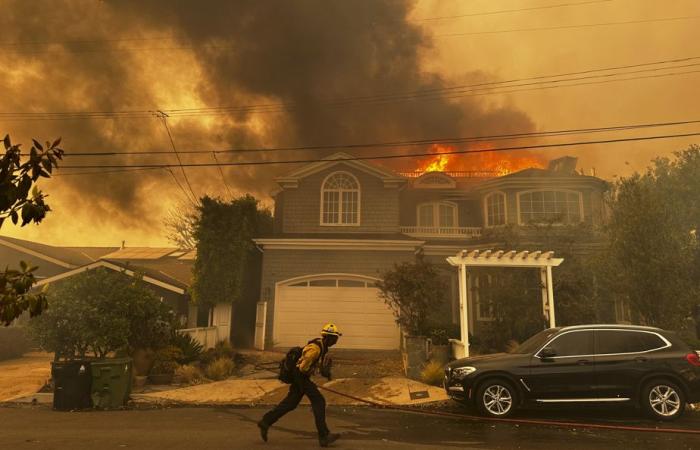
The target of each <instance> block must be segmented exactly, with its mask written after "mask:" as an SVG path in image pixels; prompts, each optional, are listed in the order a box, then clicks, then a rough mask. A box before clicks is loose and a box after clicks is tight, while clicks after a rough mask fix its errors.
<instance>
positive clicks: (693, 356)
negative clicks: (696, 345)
mask: <svg viewBox="0 0 700 450" xmlns="http://www.w3.org/2000/svg"><path fill="white" fill-rule="evenodd" d="M685 359H686V361H688V362H689V363H690V364H692V365H693V366H695V367H700V350H696V351H695V352H693V353H688V354H687V355H685Z"/></svg>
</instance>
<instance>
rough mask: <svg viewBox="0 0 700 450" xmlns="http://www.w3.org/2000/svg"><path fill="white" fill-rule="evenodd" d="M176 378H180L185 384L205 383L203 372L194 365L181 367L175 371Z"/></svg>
mask: <svg viewBox="0 0 700 450" xmlns="http://www.w3.org/2000/svg"><path fill="white" fill-rule="evenodd" d="M175 376H177V377H179V378H180V380H182V382H183V383H184V384H190V385H192V384H201V383H202V382H204V374H203V373H202V370H201V369H200V368H199V367H197V366H193V365H191V364H190V365H186V366H180V367H178V368H177V370H176V371H175Z"/></svg>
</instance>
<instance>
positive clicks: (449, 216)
mask: <svg viewBox="0 0 700 450" xmlns="http://www.w3.org/2000/svg"><path fill="white" fill-rule="evenodd" d="M418 226H419V227H436V228H452V227H456V226H457V205H455V204H454V203H449V202H435V203H424V204H422V205H418Z"/></svg>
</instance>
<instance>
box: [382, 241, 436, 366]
mask: <svg viewBox="0 0 700 450" xmlns="http://www.w3.org/2000/svg"><path fill="white" fill-rule="evenodd" d="M382 278H383V279H382V280H381V281H378V282H377V288H378V289H379V293H380V297H381V298H382V299H383V300H384V302H385V303H386V304H387V305H388V306H389V308H391V310H392V311H393V313H394V318H395V319H396V323H397V324H399V326H400V327H401V329H402V332H403V333H402V336H403V337H402V345H401V348H402V352H403V361H404V371H405V373H406V376H408V377H409V378H413V379H420V377H421V371H422V370H423V366H424V365H425V363H426V362H427V360H428V338H427V337H426V330H427V323H428V319H429V315H430V312H431V308H436V307H438V305H441V304H442V303H444V302H445V286H444V284H443V282H442V280H441V279H440V275H439V273H438V271H437V268H436V267H435V266H434V265H432V264H430V263H429V262H427V261H426V260H425V258H424V256H423V254H422V253H419V254H417V255H416V260H415V261H414V262H406V263H402V264H395V265H394V268H393V269H392V270H390V271H388V272H385V273H384V274H382Z"/></svg>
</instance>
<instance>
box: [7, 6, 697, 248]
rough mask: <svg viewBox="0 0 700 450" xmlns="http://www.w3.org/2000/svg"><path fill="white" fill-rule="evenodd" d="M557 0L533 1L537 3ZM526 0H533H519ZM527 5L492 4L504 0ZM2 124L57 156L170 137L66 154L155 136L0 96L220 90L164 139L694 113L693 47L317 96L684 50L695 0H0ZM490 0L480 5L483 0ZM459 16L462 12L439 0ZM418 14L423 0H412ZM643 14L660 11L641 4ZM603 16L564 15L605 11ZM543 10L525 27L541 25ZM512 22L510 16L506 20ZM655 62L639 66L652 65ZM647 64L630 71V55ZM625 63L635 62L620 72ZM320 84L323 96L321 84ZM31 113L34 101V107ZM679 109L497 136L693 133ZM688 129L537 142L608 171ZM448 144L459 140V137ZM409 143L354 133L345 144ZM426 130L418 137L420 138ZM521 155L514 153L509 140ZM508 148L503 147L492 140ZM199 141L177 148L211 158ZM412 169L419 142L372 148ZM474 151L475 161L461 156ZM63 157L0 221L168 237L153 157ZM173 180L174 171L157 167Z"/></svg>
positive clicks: (495, 127)
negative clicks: (415, 96)
mask: <svg viewBox="0 0 700 450" xmlns="http://www.w3.org/2000/svg"><path fill="white" fill-rule="evenodd" d="M563 4H570V5H569V6H560V7H552V8H547V7H548V6H555V5H563ZM532 8H537V9H532ZM515 9H530V10H527V11H519V12H506V13H494V12H498V11H504V10H515ZM0 10H2V11H3V14H2V15H1V16H0V28H2V29H3V36H2V38H1V39H0V57H1V58H2V69H1V70H0V134H2V135H4V134H5V133H9V134H10V135H11V137H12V139H13V141H15V142H22V143H24V144H25V145H27V144H28V143H29V142H30V139H31V138H37V139H38V140H40V141H44V140H53V139H54V138H56V137H58V136H62V138H63V147H64V148H65V149H66V151H67V153H68V154H69V156H67V157H66V159H65V161H64V163H63V164H64V165H71V166H74V165H82V164H85V165H108V164H111V165H121V164H145V163H171V164H174V163H177V159H176V158H175V155H173V154H168V155H157V156H144V155H121V156H99V157H78V156H70V153H71V152H109V151H130V152H138V151H146V150H157V151H160V150H162V151H171V150H172V148H171V146H170V141H169V139H168V135H167V133H166V130H165V128H164V126H163V124H162V122H161V121H159V120H158V119H157V118H155V117H152V116H149V115H148V114H144V115H142V116H139V117H129V118H124V117H122V118H114V117H109V118H102V117H91V118H86V117H84V116H82V117H80V118H69V119H66V118H65V117H63V118H60V119H61V120H55V119H56V118H52V120H37V118H40V117H37V116H32V118H29V117H27V116H25V117H20V116H18V115H16V114H15V115H8V114H5V115H3V114H2V113H41V112H104V111H107V112H114V111H151V110H159V109H160V110H176V109H190V108H211V107H222V106H226V107H240V106H245V105H267V104H280V103H284V104H293V107H290V108H276V109H275V108H273V111H265V110H263V111H261V110H257V111H250V110H245V109H231V108H229V109H225V110H221V111H219V113H217V114H208V115H179V116H178V115H177V114H173V115H171V117H170V118H169V119H168V125H169V126H170V129H171V131H172V134H173V139H174V142H175V144H176V146H177V147H178V149H180V150H188V149H189V150H214V149H227V148H253V147H288V146H323V145H337V144H354V143H366V142H382V141H404V140H424V139H437V138H452V137H457V136H475V135H495V134H510V133H522V132H533V131H545V130H547V131H548V130H558V129H574V128H589V127H605V126H616V125H625V124H636V123H652V122H672V121H683V120H694V119H697V118H698V117H700V102H698V100H699V99H700V88H699V86H700V84H699V83H700V73H698V72H693V71H694V70H697V69H699V67H692V66H691V64H693V63H694V62H700V61H689V62H686V63H684V65H688V67H684V68H679V69H669V70H666V71H665V72H664V71H659V72H655V74H665V73H670V72H691V73H684V74H680V75H675V76H660V77H656V78H644V79H636V80H628V81H617V82H610V83H603V84H586V85H579V86H572V87H558V88H553V89H534V90H527V91H522V92H511V93H495V94H494V93H489V94H488V95H478V96H456V97H454V98H450V96H447V95H445V96H438V97H432V98H431V99H430V100H412V101H401V102H386V103H380V104H359V105H340V106H338V105H335V106H329V105H328V101H329V99H343V98H356V97H363V96H376V95H382V94H387V93H397V92H399V93H400V92H415V91H425V90H431V89H442V88H445V87H450V86H458V85H469V84H474V83H483V82H494V81H503V80H511V79H519V78H529V77H535V76H540V75H553V74H559V73H569V72H578V71H586V70H589V69H595V68H605V67H616V66H625V65H636V64H641V63H648V62H654V61H664V60H674V59H682V58H689V57H694V56H699V55H697V54H696V53H697V50H696V49H697V47H698V46H697V42H699V41H700V26H699V25H700V2H698V1H696V0H674V1H673V2H662V1H658V0H610V1H589V2H586V1H584V0H559V1H557V0H532V1H525V0H502V1H491V0H472V1H457V0H421V1H416V2H413V1H403V0H396V1H379V0H377V1H369V0H367V1H357V2H355V1H352V2H351V1H327V0H323V1H322V0H297V1H265V2H261V1H253V0H250V1H249V0H240V1H232V2H228V1H223V0H222V1H210V2H197V1H178V2H171V1H166V0H141V1H138V0H122V1H117V0H114V1H109V0H107V1H94V0H33V1H26V0H0ZM489 12H491V13H494V14H481V15H474V14H479V13H489ZM454 16H463V17H454ZM426 19H428V20H426ZM650 19H654V20H656V19H672V20H663V21H655V22H641V23H628V24H615V25H613V24H612V23H618V22H639V21H647V20H650ZM601 23H608V24H611V25H604V26H595V27H593V26H581V27H577V28H572V27H570V26H574V25H576V26H578V25H587V24H601ZM552 27H559V28H558V29H548V30H538V29H539V28H552ZM513 30H520V31H513ZM652 74H654V73H652ZM641 75H644V74H641ZM630 77H633V76H632V75H630ZM324 102H325V103H324ZM43 118H44V119H45V118H46V117H43ZM698 128H700V126H698V125H695V126H692V125H687V126H677V127H673V128H663V129H660V130H661V131H660V130H659V129H654V130H646V131H639V130H635V131H629V132H623V133H616V134H601V135H593V136H583V137H581V136H573V137H572V136H563V137H557V138H553V139H546V140H544V139H543V140H539V141H537V140H532V139H529V140H527V141H507V142H498V143H494V144H493V145H495V146H500V145H512V144H515V145H520V144H532V143H536V144H544V143H554V142H566V141H570V140H578V139H582V140H588V139H597V138H606V137H613V138H620V137H628V136H639V135H654V134H676V133H691V132H695V131H698ZM698 142H700V139H698V138H693V137H690V138H676V139H668V140H659V141H646V142H628V143H619V144H611V145H594V146H585V147H579V148H574V147H570V148H561V149H555V150H546V151H545V150H540V151H537V150H535V151H532V152H531V153H530V155H531V156H533V157H534V158H547V159H549V158H552V157H556V156H561V155H565V154H567V155H573V156H577V157H578V158H579V167H582V168H584V169H586V170H590V169H591V168H595V169H596V173H597V174H598V175H599V176H602V177H604V178H607V179H611V180H612V179H614V177H615V176H624V175H628V174H630V173H632V172H633V171H634V170H642V169H644V167H646V166H647V165H648V164H649V163H650V161H651V160H652V159H653V158H655V157H657V156H668V155H671V154H672V152H673V151H676V150H680V149H683V148H686V147H688V146H689V145H690V144H693V143H698ZM455 147H456V148H458V149H464V148H467V147H465V146H464V145H456V146H455ZM421 149H423V148H420V147H411V148H407V149H399V150H396V149H392V150H386V149H376V148H374V149H358V150H356V151H355V150H353V151H351V152H352V153H354V154H357V155H370V154H377V153H389V152H396V151H404V152H409V151H411V152H415V151H417V150H421ZM428 149H429V148H428V147H426V148H424V149H423V150H428ZM333 151H334V150H330V149H320V150H313V151H311V150H306V151H293V152H281V153H257V154H246V155H239V154H236V155H227V154H220V155H217V158H218V159H219V161H227V162H233V161H240V160H280V159H309V158H315V157H322V156H325V155H328V154H330V153H332V152H333ZM518 155H519V156H522V153H518ZM504 156H505V155H504ZM213 158H214V157H213V156H212V155H211V154H198V155H182V160H183V162H192V163H201V162H208V163H213V162H215V161H214V159H213ZM382 164H386V165H388V166H390V167H393V168H396V169H400V170H410V169H413V168H415V166H416V165H417V162H416V161H411V160H397V161H394V162H383V163H382ZM293 167H294V166H290V165H279V166H278V165H270V166H264V167H226V168H223V175H224V178H225V180H226V184H228V186H229V188H230V189H231V191H233V193H234V195H235V194H242V193H245V192H250V193H252V194H253V195H255V196H256V197H258V198H260V199H261V200H262V202H263V203H264V204H266V205H270V204H271V199H270V197H269V194H268V193H269V192H270V190H271V189H272V187H273V178H274V177H275V176H276V175H279V174H282V173H284V172H286V171H289V170H291V169H292V168H293ZM475 169H478V168H476V167H475ZM76 172H100V171H99V170H92V171H89V170H76V169H60V170H59V171H58V172H57V176H56V177H54V178H52V179H51V180H48V181H44V182H42V183H41V185H40V187H41V188H42V189H43V190H44V191H45V192H46V193H48V194H49V203H50V204H51V206H52V208H53V210H54V211H53V212H51V213H50V215H49V216H48V217H47V219H46V220H45V221H44V222H43V223H42V224H41V225H39V226H27V227H24V228H19V227H12V226H11V225H8V224H6V225H5V226H4V227H3V229H2V230H1V233H2V234H7V235H11V236H16V237H19V238H23V239H30V240H35V241H40V242H43V243H49V244H55V245H110V246H113V245H118V244H119V243H121V241H122V240H126V242H127V245H134V246H135V245H151V246H160V245H167V240H166V238H165V232H164V230H163V226H162V220H163V217H164V215H165V214H166V213H167V211H168V210H169V209H170V208H172V207H174V206H175V205H177V204H180V203H182V202H183V198H184V197H183V193H182V190H181V189H180V188H179V187H178V185H177V184H176V182H175V181H174V180H173V176H172V175H171V174H170V173H168V172H167V171H165V170H148V171H130V172H117V173H92V174H80V175H76ZM173 173H174V175H175V176H176V177H177V179H178V182H179V183H180V184H181V185H183V186H184V185H185V180H184V178H183V176H182V173H181V171H180V170H179V169H173ZM187 175H188V178H189V181H190V182H191V184H192V189H193V191H194V192H195V194H196V195H198V196H201V195H204V194H209V195H212V196H221V197H227V196H228V192H227V190H226V187H225V185H224V182H223V181H222V178H221V174H220V173H219V171H218V170H217V168H215V167H210V168H192V169H188V170H187Z"/></svg>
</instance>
